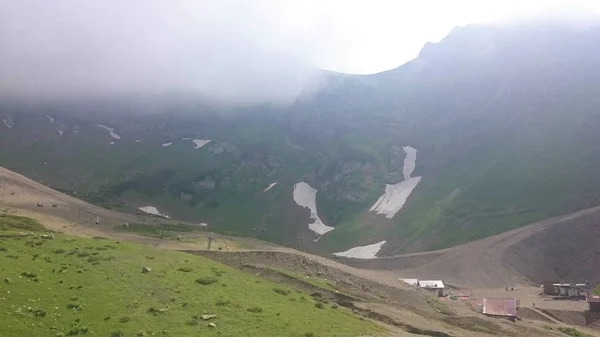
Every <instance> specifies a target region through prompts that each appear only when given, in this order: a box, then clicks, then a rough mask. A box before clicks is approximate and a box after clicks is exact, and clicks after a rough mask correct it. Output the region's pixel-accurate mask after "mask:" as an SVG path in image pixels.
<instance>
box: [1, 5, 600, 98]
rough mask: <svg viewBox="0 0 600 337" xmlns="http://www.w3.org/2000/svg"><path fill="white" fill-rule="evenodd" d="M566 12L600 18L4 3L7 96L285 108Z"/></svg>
mask: <svg viewBox="0 0 600 337" xmlns="http://www.w3.org/2000/svg"><path fill="white" fill-rule="evenodd" d="M565 3H569V4H573V3H577V4H578V5H580V6H583V7H585V8H590V10H594V11H598V12H600V1H596V0H530V1H528V0H498V1H496V0H455V1H451V0H442V1H437V0H420V1H403V0H379V1H378V0H371V1H363V0H357V1H353V0H285V1H283V0H238V1H234V0H219V1H213V0H52V1H47V0H0V95H1V96H7V95H8V96H18V97H29V98H35V97H72V96H78V95H86V94H98V93H111V92H118V93H122V92H150V93H153V92H161V91H164V90H171V89H177V90H191V91H198V92H202V93H204V94H207V95H211V96H216V97H219V98H223V99H235V100H241V101H261V100H265V99H271V98H281V99H287V98H289V97H294V96H295V95H296V94H297V93H298V92H299V91H300V90H302V87H303V86H305V85H307V83H311V80H312V79H314V74H315V71H314V68H313V67H314V66H316V67H321V68H325V69H331V70H336V71H341V72H350V73H373V72H378V71H382V70H387V69H391V68H394V67H397V66H399V65H401V64H403V63H405V62H406V61H409V60H410V59H412V58H414V57H415V56H416V55H417V54H418V52H419V50H420V48H421V47H422V46H423V45H424V44H425V43H426V42H427V41H433V42H435V41H439V40H440V39H441V38H442V37H444V36H445V35H446V34H447V33H448V32H449V31H450V30H451V29H452V28H453V27H455V26H457V25H465V24H468V23H486V22H493V21H498V20H507V19H511V18H515V17H517V16H523V15H529V16H534V15H535V13H537V12H538V11H540V10H543V9H545V8H548V7H551V6H556V5H561V4H565ZM1 96H0V97H1Z"/></svg>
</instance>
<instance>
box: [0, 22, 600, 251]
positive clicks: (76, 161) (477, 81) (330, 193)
mask: <svg viewBox="0 0 600 337" xmlns="http://www.w3.org/2000/svg"><path fill="white" fill-rule="evenodd" d="M599 52H600V25H588V26H585V27H582V26H577V27H574V26H571V25H567V24H560V23H556V22H537V23H535V24H533V23H518V24H510V25H508V24H504V25H471V26H466V27H460V28H456V29H454V30H453V31H452V32H451V33H450V34H449V35H448V36H447V37H446V38H445V39H443V40H442V41H440V42H439V43H430V44H427V45H426V46H425V47H424V48H423V50H422V51H421V53H420V54H419V56H418V57H417V58H416V59H415V60H413V61H411V62H409V63H407V64H405V65H403V66H401V67H399V68H397V69H394V70H390V71H387V72H383V73H379V74H374V75H366V76H359V75H346V74H336V73H324V75H323V78H324V82H323V85H322V88H321V90H319V91H318V92H316V93H312V94H310V95H303V96H301V97H299V98H298V99H297V100H296V102H295V103H294V104H293V105H292V106H291V107H289V106H276V105H256V106H251V107H225V106H218V107H215V106H214V105H211V104H208V103H206V102H204V101H203V100H201V99H195V98H190V96H185V95H181V96H179V95H175V94H169V95H164V96H162V97H143V96H136V97H119V98H111V99H97V100H94V101H91V100H87V101H84V100H82V101H78V102H73V101H71V102H55V103H45V104H44V105H39V104H37V105H34V104H27V105H26V104H23V103H14V102H4V103H2V104H1V107H0V119H3V123H0V130H1V131H0V165H2V166H5V167H7V168H9V169H12V170H15V171H17V172H19V173H22V174H24V175H26V176H28V177H30V178H32V179H35V180H37V181H40V182H42V183H44V184H47V185H49V186H52V187H54V188H57V189H59V190H61V191H64V192H68V193H72V194H76V195H77V196H79V197H81V198H83V199H85V200H87V201H90V202H92V203H95V204H98V205H101V206H104V207H110V208H114V209H117V210H120V211H129V212H140V210H139V208H140V207H145V206H153V207H156V211H157V212H159V213H161V214H164V215H167V216H169V217H171V218H175V219H181V220H186V221H192V222H200V223H205V224H207V225H208V227H209V228H213V229H214V230H215V231H220V232H226V233H230V234H239V235H249V236H255V237H258V238H261V239H266V240H270V241H273V242H277V243H280V244H284V245H289V246H294V247H299V248H303V249H306V250H311V251H315V252H319V253H335V252H342V251H346V250H348V249H350V248H353V247H354V248H355V249H354V250H351V251H349V252H346V253H340V254H339V255H341V256H348V255H349V256H361V257H373V256H375V254H376V253H378V254H379V255H391V254H396V253H400V252H411V251H420V250H431V249H437V248H445V247H450V246H453V245H457V244H461V243H465V242H469V241H473V240H476V239H480V238H484V237H488V236H491V235H493V234H497V233H501V232H504V231H507V230H510V229H513V228H517V227H520V226H523V225H526V224H529V223H532V222H535V221H538V220H541V219H545V218H548V217H553V216H558V215H561V214H566V213H569V212H572V211H576V210H579V209H583V208H588V207H592V206H596V205H598V204H600V179H596V176H597V168H598V167H599V166H600V148H599V147H597V146H595V144H596V143H598V141H599V140H600V139H599V137H600V136H599V135H600V132H599V131H600V85H599V83H600V61H599V60H598V58H597V55H598V53H599ZM144 209H145V210H149V209H148V208H144ZM384 241H385V242H384ZM363 246H364V247H363ZM360 247H363V248H360ZM380 248H381V251H379V249H380Z"/></svg>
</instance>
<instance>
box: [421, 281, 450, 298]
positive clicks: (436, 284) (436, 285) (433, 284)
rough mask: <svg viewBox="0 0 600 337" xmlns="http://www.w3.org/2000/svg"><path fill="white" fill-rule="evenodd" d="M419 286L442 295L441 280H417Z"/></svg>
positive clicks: (442, 284)
mask: <svg viewBox="0 0 600 337" xmlns="http://www.w3.org/2000/svg"><path fill="white" fill-rule="evenodd" d="M418 286H419V288H423V289H425V290H428V291H430V292H432V293H433V294H435V295H436V296H440V297H441V296H444V282H442V281H441V280H426V281H421V280H420V281H418Z"/></svg>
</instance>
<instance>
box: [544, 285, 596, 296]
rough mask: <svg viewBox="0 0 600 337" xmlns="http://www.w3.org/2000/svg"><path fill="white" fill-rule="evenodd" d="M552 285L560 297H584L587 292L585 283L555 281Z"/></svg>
mask: <svg viewBox="0 0 600 337" xmlns="http://www.w3.org/2000/svg"><path fill="white" fill-rule="evenodd" d="M552 286H553V287H554V294H555V295H558V297H584V296H585V295H586V293H587V284H585V283H554V284H553V285H552Z"/></svg>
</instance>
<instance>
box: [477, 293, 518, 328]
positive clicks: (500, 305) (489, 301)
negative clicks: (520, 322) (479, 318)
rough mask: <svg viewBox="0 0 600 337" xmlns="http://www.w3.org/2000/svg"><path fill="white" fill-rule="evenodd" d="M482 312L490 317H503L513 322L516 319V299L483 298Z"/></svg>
mask: <svg viewBox="0 0 600 337" xmlns="http://www.w3.org/2000/svg"><path fill="white" fill-rule="evenodd" d="M483 314H484V315H486V316H490V317H505V318H508V319H510V320H511V321H513V322H514V321H516V319H517V300H516V299H515V298H484V299H483Z"/></svg>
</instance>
